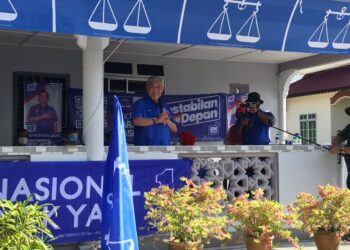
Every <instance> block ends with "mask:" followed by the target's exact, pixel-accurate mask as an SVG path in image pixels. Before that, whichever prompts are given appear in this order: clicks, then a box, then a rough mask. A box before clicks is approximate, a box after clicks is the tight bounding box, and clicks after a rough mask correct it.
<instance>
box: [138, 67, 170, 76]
mask: <svg viewBox="0 0 350 250" xmlns="http://www.w3.org/2000/svg"><path fill="white" fill-rule="evenodd" d="M137 74H138V75H146V76H164V68H163V65H150V64H137Z"/></svg>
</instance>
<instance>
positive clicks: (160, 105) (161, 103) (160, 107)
mask: <svg viewBox="0 0 350 250" xmlns="http://www.w3.org/2000/svg"><path fill="white" fill-rule="evenodd" d="M158 106H159V114H162V113H163V108H164V106H163V101H162V100H161V99H159V100H158Z"/></svg>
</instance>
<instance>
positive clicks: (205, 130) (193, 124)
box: [163, 94, 226, 141]
mask: <svg viewBox="0 0 350 250" xmlns="http://www.w3.org/2000/svg"><path fill="white" fill-rule="evenodd" d="M163 99H164V100H165V101H166V103H168V105H169V107H170V109H171V111H172V112H173V115H174V119H175V120H176V122H177V125H178V132H179V133H180V132H182V131H189V132H191V133H192V134H193V135H194V136H195V137H196V139H197V140H198V141H220V140H222V139H223V138H224V137H225V134H226V111H225V110H226V95H225V94H211V95H178V96H175V95H174V96H164V97H163ZM172 140H174V141H177V140H178V136H176V137H175V136H174V135H172Z"/></svg>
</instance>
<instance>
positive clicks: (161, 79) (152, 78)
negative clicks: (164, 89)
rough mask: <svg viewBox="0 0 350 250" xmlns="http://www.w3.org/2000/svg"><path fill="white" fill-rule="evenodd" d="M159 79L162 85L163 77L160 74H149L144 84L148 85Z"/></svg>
mask: <svg viewBox="0 0 350 250" xmlns="http://www.w3.org/2000/svg"><path fill="white" fill-rule="evenodd" d="M156 81H160V82H161V83H162V84H163V86H164V79H163V78H162V77H160V76H151V77H149V78H148V79H147V83H146V86H149V85H150V84H151V83H152V82H156Z"/></svg>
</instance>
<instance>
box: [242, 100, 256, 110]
mask: <svg viewBox="0 0 350 250" xmlns="http://www.w3.org/2000/svg"><path fill="white" fill-rule="evenodd" d="M243 106H244V107H246V108H247V110H248V111H249V110H250V109H254V108H255V109H257V108H258V106H259V103H258V102H245V103H244V104H243Z"/></svg>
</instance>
